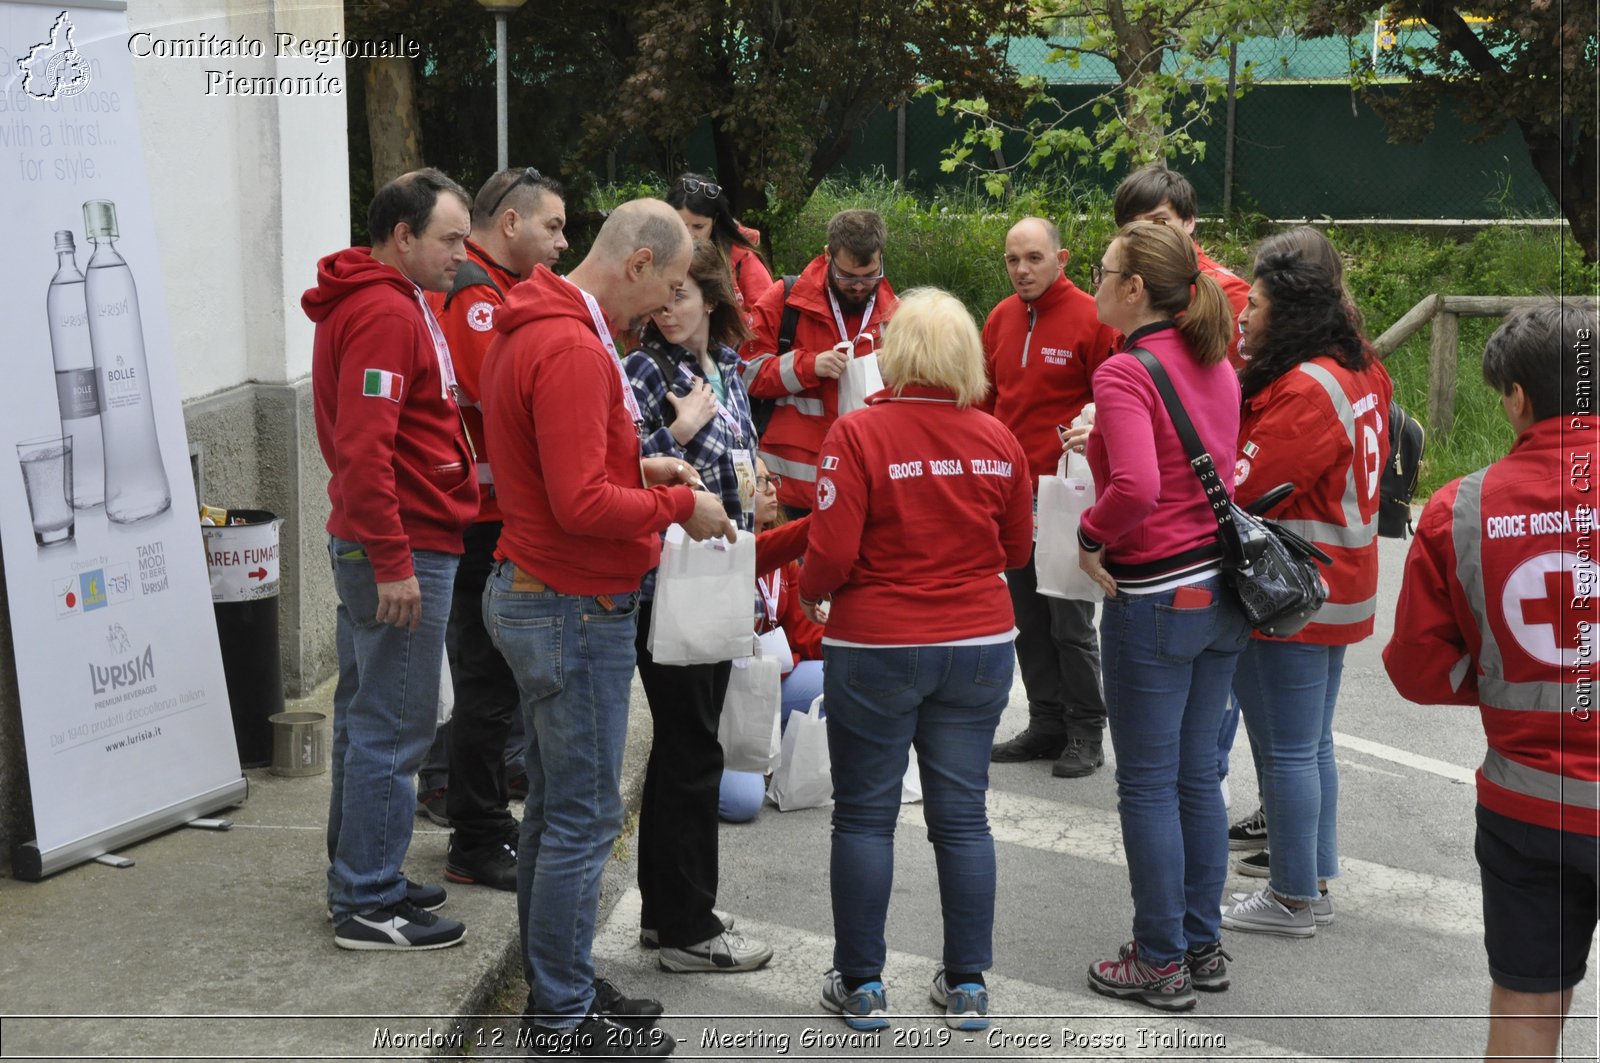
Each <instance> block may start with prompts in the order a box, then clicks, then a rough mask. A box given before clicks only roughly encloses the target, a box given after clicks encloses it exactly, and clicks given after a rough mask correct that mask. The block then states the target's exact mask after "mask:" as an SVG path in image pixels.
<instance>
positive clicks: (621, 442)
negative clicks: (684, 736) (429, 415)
mask: <svg viewBox="0 0 1600 1063" xmlns="http://www.w3.org/2000/svg"><path fill="white" fill-rule="evenodd" d="M690 249H691V244H690V241H689V231H688V229H686V228H685V227H684V224H683V220H682V219H681V218H679V217H678V215H677V212H676V211H674V210H673V209H672V208H671V207H669V206H667V205H666V204H665V203H663V202H661V201H660V200H654V199H646V200H634V201H632V202H630V203H624V204H623V205H622V206H620V207H618V208H617V209H616V210H614V211H612V212H611V216H610V217H609V218H607V219H606V223H605V224H604V225H603V226H601V229H600V233H599V235H598V236H596V237H595V242H594V246H593V247H592V248H591V249H590V251H589V254H588V255H587V256H586V257H585V258H584V260H583V261H582V262H581V263H579V265H578V267H577V268H576V269H574V270H573V271H572V272H571V273H570V274H568V275H567V276H566V277H565V278H563V277H558V276H556V275H555V274H554V273H551V272H550V270H548V269H546V268H545V267H544V266H542V265H541V266H536V267H535V268H534V271H533V275H532V276H531V277H529V278H528V279H527V280H526V281H524V282H523V283H521V284H519V285H517V286H516V288H515V289H513V290H512V292H511V295H510V297H509V298H508V299H507V300H506V304H505V306H504V307H502V308H501V310H500V312H499V313H497V314H496V315H495V329H496V331H497V332H498V333H499V336H498V338H497V339H496V340H495V341H494V343H493V344H491V345H490V347H489V353H488V356H487V357H486V358H485V359H484V365H483V378H482V386H483V399H484V427H485V428H486V429H487V431H488V434H489V448H490V450H491V451H492V452H493V453H494V456H495V457H494V463H495V488H496V492H497V495H498V497H499V500H500V512H501V514H502V516H503V517H504V520H505V523H504V526H503V527H502V529H501V532H500V544H499V546H498V548H497V549H496V550H495V557H496V558H497V559H498V561H499V563H498V564H497V565H496V566H495V569H494V572H493V573H492V574H491V575H490V577H489V589H488V596H487V598H486V601H485V604H484V618H485V621H486V622H487V624H488V626H489V630H490V632H491V635H492V637H493V639H494V643H495V645H496V646H497V647H499V649H500V652H501V654H503V655H504V657H505V659H506V663H507V664H509V665H510V666H511V671H512V673H513V674H514V675H515V676H516V678H517V686H518V687H519V689H520V690H521V691H522V714H523V716H522V721H523V726H524V727H525V728H526V729H527V732H528V752H527V767H528V800H527V804H526V805H525V806H524V809H523V816H522V833H521V836H520V838H519V840H518V845H517V915H518V918H519V920H520V924H521V929H522V946H523V955H522V958H523V971H524V973H525V975H526V976H527V979H528V986H529V992H528V1003H527V1006H526V1009H525V1012H524V1024H525V1027H526V1028H527V1029H528V1031H529V1034H530V1035H531V1038H532V1040H533V1042H534V1043H533V1045H532V1047H533V1048H534V1050H535V1051H537V1052H539V1053H540V1054H547V1055H548V1054H555V1055H571V1054H575V1055H584V1056H588V1055H605V1056H609V1055H613V1054H616V1055H624V1056H651V1057H654V1056H665V1055H669V1054H670V1053H671V1052H672V1048H673V1045H674V1041H673V1039H672V1038H671V1037H668V1036H666V1035H665V1034H664V1033H662V1032H661V1031H659V1030H649V1031H640V1030H637V1029H632V1030H630V1029H624V1028H619V1027H618V1026H617V1024H616V1023H615V1022H614V1021H613V1018H614V1017H619V1016H620V1017H625V1018H627V1019H629V1020H632V1021H633V1022H635V1023H638V1022H644V1023H646V1024H648V1023H649V1022H653V1021H654V1019H655V1017H656V1016H659V1015H660V1014H661V1005H660V1004H659V1003H657V1002H655V1001H652V1000H640V999H630V998H627V997H623V996H622V995H621V994H620V993H618V992H617V990H616V988H615V987H614V986H612V985H611V984H610V983H609V982H606V981H605V980H604V979H599V980H596V978H595V975H594V963H593V960H592V958H591V954H590V951H591V947H592V946H593V943H594V925H595V911H596V908H597V907H598V905H599V900H600V870H601V868H602V867H603V866H604V865H605V862H606V858H607V857H608V856H609V855H610V853H611V845H612V842H613V841H615V840H616V837H617V834H618V833H619V832H620V831H621V829H622V797H621V794H620V793H619V791H618V785H619V781H620V777H621V773H622V749H623V744H624V742H625V740H626V737H627V729H628V696H629V688H630V685H631V683H632V679H633V667H634V636H635V624H636V622H637V619H638V613H639V584H640V582H641V581H642V580H643V578H644V575H645V573H646V572H649V571H650V570H651V569H652V568H655V567H656V563H657V561H658V560H659V558H660V554H661V533H662V532H663V531H665V530H666V528H667V526H668V525H670V524H672V523H674V522H677V523H679V524H682V525H683V527H684V530H685V531H686V532H687V533H688V534H689V535H690V536H691V537H692V538H695V539H703V538H707V537H709V536H714V535H721V534H726V536H727V537H728V538H729V539H730V540H731V539H733V538H734V535H735V532H734V528H733V525H732V523H731V522H730V521H729V520H728V516H727V513H726V512H725V511H724V510H723V508H722V500H721V498H720V497H719V496H718V495H715V494H712V493H710V492H708V491H704V490H701V491H695V490H692V489H691V486H690V485H695V486H698V479H699V478H698V477H697V476H696V475H695V473H694V470H693V468H692V467H690V466H689V465H688V464H686V463H684V462H682V461H679V460H677V459H676V458H649V459H646V460H644V461H641V460H640V457H639V429H640V421H641V418H640V413H639V407H638V404H637V402H635V401H634V396H633V388H632V387H631V386H630V385H629V384H628V381H627V379H626V378H625V376H624V375H623V369H622V363H621V362H620V361H619V360H618V358H617V351H616V347H615V343H614V341H613V340H612V330H613V328H626V329H629V330H633V329H637V328H638V327H639V326H641V325H642V324H643V323H644V320H645V319H646V318H647V317H648V316H649V315H650V314H652V313H655V312H658V311H662V310H665V309H666V307H667V305H668V304H669V303H670V302H671V300H672V294H673V292H674V291H676V290H677V288H678V287H679V286H680V285H682V284H683V283H684V281H685V279H686V278H687V276H688V272H689V261H690Z"/></svg>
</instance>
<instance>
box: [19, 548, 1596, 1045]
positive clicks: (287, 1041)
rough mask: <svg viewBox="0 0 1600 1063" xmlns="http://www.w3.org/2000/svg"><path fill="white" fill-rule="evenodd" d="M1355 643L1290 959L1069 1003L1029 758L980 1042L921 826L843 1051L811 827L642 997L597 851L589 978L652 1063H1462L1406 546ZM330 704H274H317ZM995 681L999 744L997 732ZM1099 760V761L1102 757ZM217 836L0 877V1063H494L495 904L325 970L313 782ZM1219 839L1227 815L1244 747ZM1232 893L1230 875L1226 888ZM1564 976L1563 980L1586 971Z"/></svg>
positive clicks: (1112, 919)
mask: <svg viewBox="0 0 1600 1063" xmlns="http://www.w3.org/2000/svg"><path fill="white" fill-rule="evenodd" d="M1381 542H1382V567H1381V581H1382V586H1381V589H1380V607H1379V621H1378V632H1377V634H1376V635H1375V636H1374V637H1373V638H1372V639H1370V640H1368V641H1367V642H1365V643H1362V644H1361V645H1359V646H1356V647H1353V648H1352V650H1351V652H1350V654H1349V657H1348V659H1347V663H1346V667H1345V673H1344V683H1343V688H1342V691H1341V695H1340V703H1339V709H1338V713H1337V716H1336V720H1335V732H1336V734H1335V742H1336V750H1337V757H1338V764H1339V771H1340V787H1341V793H1340V850H1341V863H1342V869H1343V874H1342V876H1341V877H1340V878H1338V879H1337V880H1335V881H1334V883H1333V886H1332V892H1333V896H1334V898H1335V912H1336V916H1335V921H1334V923H1333V924H1332V925H1331V926H1328V927H1324V928H1321V929H1319V930H1318V932H1317V934H1316V936H1315V937H1314V938H1311V939H1309V940H1293V939H1286V938H1275V937H1263V936H1258V935H1248V934H1239V933H1233V932H1228V931H1224V945H1225V947H1226V948H1227V949H1228V951H1229V953H1230V954H1231V955H1232V956H1233V961H1232V963H1231V964H1230V971H1231V972H1232V975H1233V986H1232V988H1231V989H1230V990H1229V991H1228V992H1226V993H1222V994H1206V995H1202V997H1201V1000H1200V1004H1199V1007H1198V1008H1197V1009H1196V1010H1195V1011H1192V1012H1189V1013H1186V1014H1183V1015H1180V1016H1169V1015H1163V1014H1160V1013H1157V1012H1153V1011H1150V1010H1148V1009H1144V1008H1141V1007H1138V1006H1135V1005H1128V1004H1122V1003H1119V1002H1115V1001H1111V1000H1107V999H1105V998H1102V997H1099V996H1096V995H1095V994H1093V993H1091V992H1090V991H1089V990H1088V988H1087V986H1086V984H1085V971H1086V969H1087V967H1088V966H1089V964H1090V963H1091V962H1092V961H1094V960H1097V959H1101V958H1104V957H1106V956H1109V955H1111V954H1113V953H1114V952H1115V950H1116V948H1117V946H1118V945H1119V944H1121V943H1122V942H1123V941H1125V940H1127V939H1128V937H1129V936H1130V929H1129V928H1130V920H1131V917H1132V904H1131V901H1130V899H1129V891H1128V882H1127V872H1126V868H1125V866H1124V864H1123V860H1122V849H1121V842H1120V832H1119V829H1118V824H1117V815H1116V796H1115V788H1114V783H1113V779H1112V774H1111V772H1112V767H1113V765H1112V764H1111V763H1108V764H1107V766H1106V768H1105V769H1102V770H1101V771H1100V772H1098V773H1096V774H1095V775H1093V776H1091V777H1090V778H1087V779H1079V780H1064V779H1056V778H1054V777H1053V776H1051V774H1050V770H1049V769H1050V765H1049V762H1047V761H1037V762H1033V763H1028V764H997V765H995V766H994V768H993V772H992V776H991V791H990V797H989V809H990V816H991V822H992V825H993V829H994V834H995V838H996V843H997V844H996V849H997V859H998V865H999V901H998V908H997V912H996V922H995V936H994V941H995V966H994V969H993V971H991V972H990V975H989V985H990V993H991V1010H992V1014H993V1019H994V1021H993V1023H992V1025H991V1028H990V1030H989V1031H987V1032H984V1033H972V1034H969V1033H958V1032H955V1031H950V1030H948V1029H947V1028H946V1027H945V1026H944V1024H943V1022H942V1021H941V1017H940V1016H939V1015H938V1014H937V1009H935V1007H934V1006H933V1005H932V1004H931V1003H930V1002H929V1000H928V993H927V990H928V982H929V979H930V978H931V976H932V974H933V969H934V965H935V962H936V960H937V958H938V956H939V953H940V912H939V907H938V894H937V889H936V886H935V876H934V866H933V858H932V852H931V850H930V848H929V846H928V844H927V840H926V830H925V828H924V827H923V825H922V820H921V809H920V806H917V805H907V806H905V808H904V809H903V813H902V817H901V828H900V830H899V832H898V835H897V839H896V845H895V886H894V893H893V899H892V902H891V907H890V913H889V921H888V940H889V947H890V955H889V962H888V965H887V969H886V972H885V973H886V982H887V984H888V992H889V1003H890V1008H891V1011H892V1012H893V1014H894V1025H893V1027H892V1029H891V1030H889V1031H887V1032H886V1033H884V1034H883V1035H881V1036H878V1037H866V1036H863V1035H858V1034H851V1033H850V1032H849V1031H848V1030H847V1029H846V1027H845V1026H844V1025H843V1023H841V1022H840V1021H839V1020H838V1019H837V1018H836V1017H834V1016H831V1015H828V1014H826V1013H825V1012H823V1011H822V1009H821V1008H820V1006H819V1005H818V1002H817V992H818V989H819V986H820V981H821V977H822V974H823V972H824V971H826V970H827V969H828V967H829V966H830V965H831V956H832V920H831V914H830V906H829V897H828V844H829V823H828V812H827V810H826V809H811V810H806V811H798V812H788V813H780V812H778V811H777V810H776V809H775V808H773V807H771V806H769V807H767V808H766V809H764V810H763V811H762V813H761V815H760V816H759V817H758V818H757V819H756V820H755V821H754V822H752V823H749V824H740V825H724V826H723V828H722V876H721V890H720V895H719V902H718V903H719V906H720V907H722V908H725V909H728V910H730V911H731V912H733V913H734V914H735V916H736V917H737V919H738V922H739V926H740V929H742V930H745V931H746V932H748V933H750V934H753V935H754V936H757V937H760V938H762V939H764V940H766V941H767V942H769V943H770V944H772V945H773V947H774V949H775V950H776V954H775V956H774V959H773V961H772V962H771V963H770V964H769V965H768V966H767V967H766V968H764V969H762V970H760V971H757V972H753V973H747V974H733V975H722V974H669V973H667V972H665V971H662V970H660V969H659V967H658V966H657V965H656V962H655V953H653V952H650V951H647V950H645V949H643V948H642V947H640V945H639V944H638V940H637V934H638V912H639V898H638V893H637V890H636V889H635V888H634V886H633V866H632V852H631V848H630V846H629V845H628V843H627V839H624V841H623V842H621V843H619V845H618V851H617V854H616V858H615V859H614V860H612V861H611V863H610V865H609V866H608V868H607V870H606V875H605V899H604V903H603V906H602V913H601V923H600V928H599V932H598V935H597V939H596V943H595V956H596V960H597V965H598V967H599V970H600V973H601V974H603V975H606V976H608V977H610V978H612V979H613V980H614V981H616V982H618V983H619V984H621V985H622V986H623V987H624V988H625V989H626V990H628V991H629V992H630V993H634V994H646V995H650V996H655V997H658V998H660V999H661V1000H662V1001H663V1002H664V1003H665V1004H666V1006H667V1009H668V1016H667V1017H666V1018H665V1019H664V1020H663V1021H662V1023H661V1025H662V1028H663V1029H665V1030H666V1031H667V1032H668V1033H670V1034H671V1035H672V1036H673V1037H675V1038H676V1039H677V1040H678V1044H677V1051H676V1057H675V1058H680V1059H704V1058H719V1059H745V1060H756V1059H793V1058H830V1059H854V1060H862V1059H875V1058H905V1059H958V1058H964V1057H983V1058H990V1059H1003V1058H1008V1057H1028V1058H1042V1059H1123V1058H1144V1057H1150V1056H1163V1057H1169V1058H1177V1059H1189V1060H1201V1059H1239V1058H1253V1059H1287V1058H1310V1059H1328V1060H1335V1059H1338V1060H1345V1059H1430V1060H1446V1059H1478V1058H1481V1055H1482V1049H1483V1044H1484V1038H1485V1031H1486V1029H1487V1020H1486V1019H1485V1017H1484V1016H1485V1011H1486V1007H1487V1000H1488V985H1489V982H1488V974H1487V969H1486V966H1485V961H1484V956H1483V946H1482V929H1481V916H1480V913H1479V905H1480V892H1479V887H1478V884H1477V882H1478V876H1477V868H1476V864H1475V863H1474V861H1473V856H1472V833H1473V827H1472V809H1473V804H1474V797H1473V787H1472V782H1471V779H1472V772H1473V769H1474V768H1475V767H1476V765H1477V764H1478V762H1479V761H1480V759H1481V757H1482V754H1483V748H1484V742H1483V735H1482V731H1481V728H1480V726H1479V723H1478V717H1477V713H1476V712H1475V711H1473V710H1471V709H1462V708H1445V707H1425V706H1416V705H1411V704H1409V703H1407V702H1404V701H1402V700H1401V699H1400V698H1399V697H1398V696H1397V695H1396V694H1395V693H1394V692H1393V690H1392V689H1391V688H1390V686H1389V683H1388V681H1387V678H1386V676H1385V674H1384V671H1383V666H1382V662H1381V659H1380V656H1379V654H1380V651H1381V648H1382V646H1383V644H1384V642H1385V641H1386V640H1387V637H1388V634H1389V626H1390V623H1391V620H1392V616H1393V604H1394V600H1395V596H1396V592H1397V589H1398V583H1399V577H1400V568H1401V561H1402V559H1403V556H1404V551H1405V548H1406V546H1407V544H1406V543H1401V542H1395V541H1391V540H1382V541H1381ZM330 693H331V688H326V687H325V688H323V689H322V690H319V691H318V692H317V694H316V695H314V696H313V697H312V698H310V699H307V701H306V702H305V703H303V704H302V705H299V706H295V707H309V708H324V709H325V708H326V707H327V702H328V699H329V695H330ZM1026 716H1027V710H1026V705H1025V701H1024V699H1023V695H1022V689H1021V683H1020V681H1019V682H1018V683H1017V684H1016V686H1015V687H1014V689H1013V695H1012V700H1011V705H1010V707H1009V708H1008V710H1007V713H1006V716H1005V718H1004V720H1003V721H1002V723H1001V727H1000V737H1002V738H1004V737H1008V736H1009V735H1011V734H1012V733H1014V732H1015V731H1016V730H1018V729H1020V728H1021V727H1022V726H1023V725H1024V724H1025V722H1026ZM648 738H649V717H648V715H647V714H646V713H645V712H644V711H643V708H642V703H641V701H640V698H639V696H638V692H637V690H636V692H635V703H634V707H633V716H632V726H631V734H630V749H629V754H628V758H627V762H626V767H625V775H626V777H627V783H626V788H627V789H628V791H629V794H630V799H631V801H636V794H637V788H638V783H639V779H640V773H641V770H642V766H643V752H644V750H645V749H646V748H647V743H648ZM1107 752H1108V756H1109V753H1110V747H1109V743H1107ZM247 774H248V775H249V777H250V780H251V792H250V796H249V798H248V800H247V801H246V803H245V804H244V805H243V806H241V807H240V808H238V809H236V810H234V811H233V812H232V813H229V815H230V816H231V818H232V819H233V821H234V823H235V826H234V828H233V829H232V830H230V831H226V832H214V831H202V830H196V829H184V830H178V831H174V832H170V833H168V834H166V835H163V836H161V837H158V838H154V839H151V840H149V841H146V842H143V843H141V844H139V845H136V846H132V847H130V848H129V849H128V850H126V851H125V852H124V853H123V854H122V855H124V856H128V857H131V858H132V859H133V860H134V866H133V867H131V868H128V869H125V870H117V869H113V868H110V867H106V866H102V865H98V864H88V865H84V866H82V867H79V868H75V869H72V870H69V871H66V872H63V873H61V874H59V875H56V876H53V877H52V878H50V879H47V880H46V881H44V882H42V883H23V882H17V881H14V880H9V879H6V880H0V1058H8V1059H9V1058H16V1059H29V1058H32V1059H72V1060H88V1059H116V1060H133V1059H151V1060H155V1059H161V1060H166V1059H227V1060H241V1059H278V1060H284V1059H293V1060H314V1059H350V1058H361V1059H374V1058H395V1059H401V1058H404V1059H415V1058H442V1057H448V1056H454V1055H472V1056H484V1057H506V1056H512V1055H516V1054H518V1053H517V1051H516V1032H517V1026H518V1022H517V1019H516V1017H515V1012H516V1011H517V1010H518V1009H519V1008H520V1005H521V1000H522V996H523V994H524V993H525V991H526V990H525V987H524V986H523V985H522V982H521V974H520V964H519V961H518V959H517V955H516V945H515V940H516V916H515V903H514V898H513V897H512V895H510V894H507V893H499V892H496V891H492V890H487V889H483V888H479V887H458V886H451V887H450V900H449V904H448V906H447V907H446V908H445V909H444V912H445V914H450V915H452V916H454V917H455V918H458V919H462V920H463V921H465V922H466V923H467V925H468V938H467V941H466V943H465V944H464V945H463V946H462V947H460V948H455V949H446V950H441V951H436V952H427V953H420V954H416V955H404V954H395V953H350V952H345V951H343V950H340V949H337V948H335V947H334V945H333V942H332V934H331V930H330V929H329V927H328V924H327V922H326V920H325V914H324V911H323V881H324V878H323V876H324V861H323V858H322V833H321V832H322V827H323V824H324V823H325V817H326V800H327V776H326V775H321V776H313V777H310V778H299V779H285V778H278V777H275V776H272V775H270V774H268V773H267V772H265V771H251V772H248V773H247ZM1231 789H1232V793H1233V809H1232V812H1233V815H1234V816H1235V817H1237V816H1240V815H1244V814H1246V813H1248V812H1250V811H1251V810H1252V809H1253V808H1254V807H1255V802H1254V799H1253V795H1254V792H1255V781H1254V771H1253V768H1252V764H1251V758H1250V753H1249V748H1248V741H1247V738H1246V736H1245V733H1244V729H1243V728H1241V729H1240V733H1239V741H1238V745H1237V746H1236V748H1235V750H1234V755H1233V762H1232V777H1231ZM416 825H417V832H416V836H415V839H414V841H413V845H412V850H411V858H410V861H409V863H408V866H407V872H408V873H409V874H410V875H411V877H412V878H420V879H423V880H427V881H439V880H441V877H442V868H443V861H444V850H445V844H446V840H447V835H446V833H445V832H444V831H443V830H440V829H438V828H436V827H433V826H432V825H431V824H429V823H428V821H426V820H424V819H418V820H417V821H416ZM1261 884H1262V882H1261V880H1259V879H1253V878H1244V877H1240V876H1238V875H1233V876H1231V877H1230V879H1229V887H1228V888H1229V889H1230V890H1238V891H1244V890H1253V889H1256V888H1258V887H1259V886H1260V885H1261ZM1592 959H1593V957H1592V956H1591V962H1592ZM1597 1014H1600V980H1597V979H1596V978H1594V977H1590V978H1589V979H1588V980H1586V981H1585V982H1584V983H1583V984H1582V985H1580V986H1579V988H1578V991H1577V994H1576V1001H1575V1003H1574V1007H1573V1017H1572V1019H1571V1020H1569V1022H1568V1024H1567V1027H1566V1031H1567V1039H1566V1043H1565V1045H1564V1057H1563V1058H1568V1059H1587V1060H1592V1059H1595V1058H1596V1045H1597V1037H1596V1028H1597V1022H1600V1020H1597V1018H1596V1016H1597Z"/></svg>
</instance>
